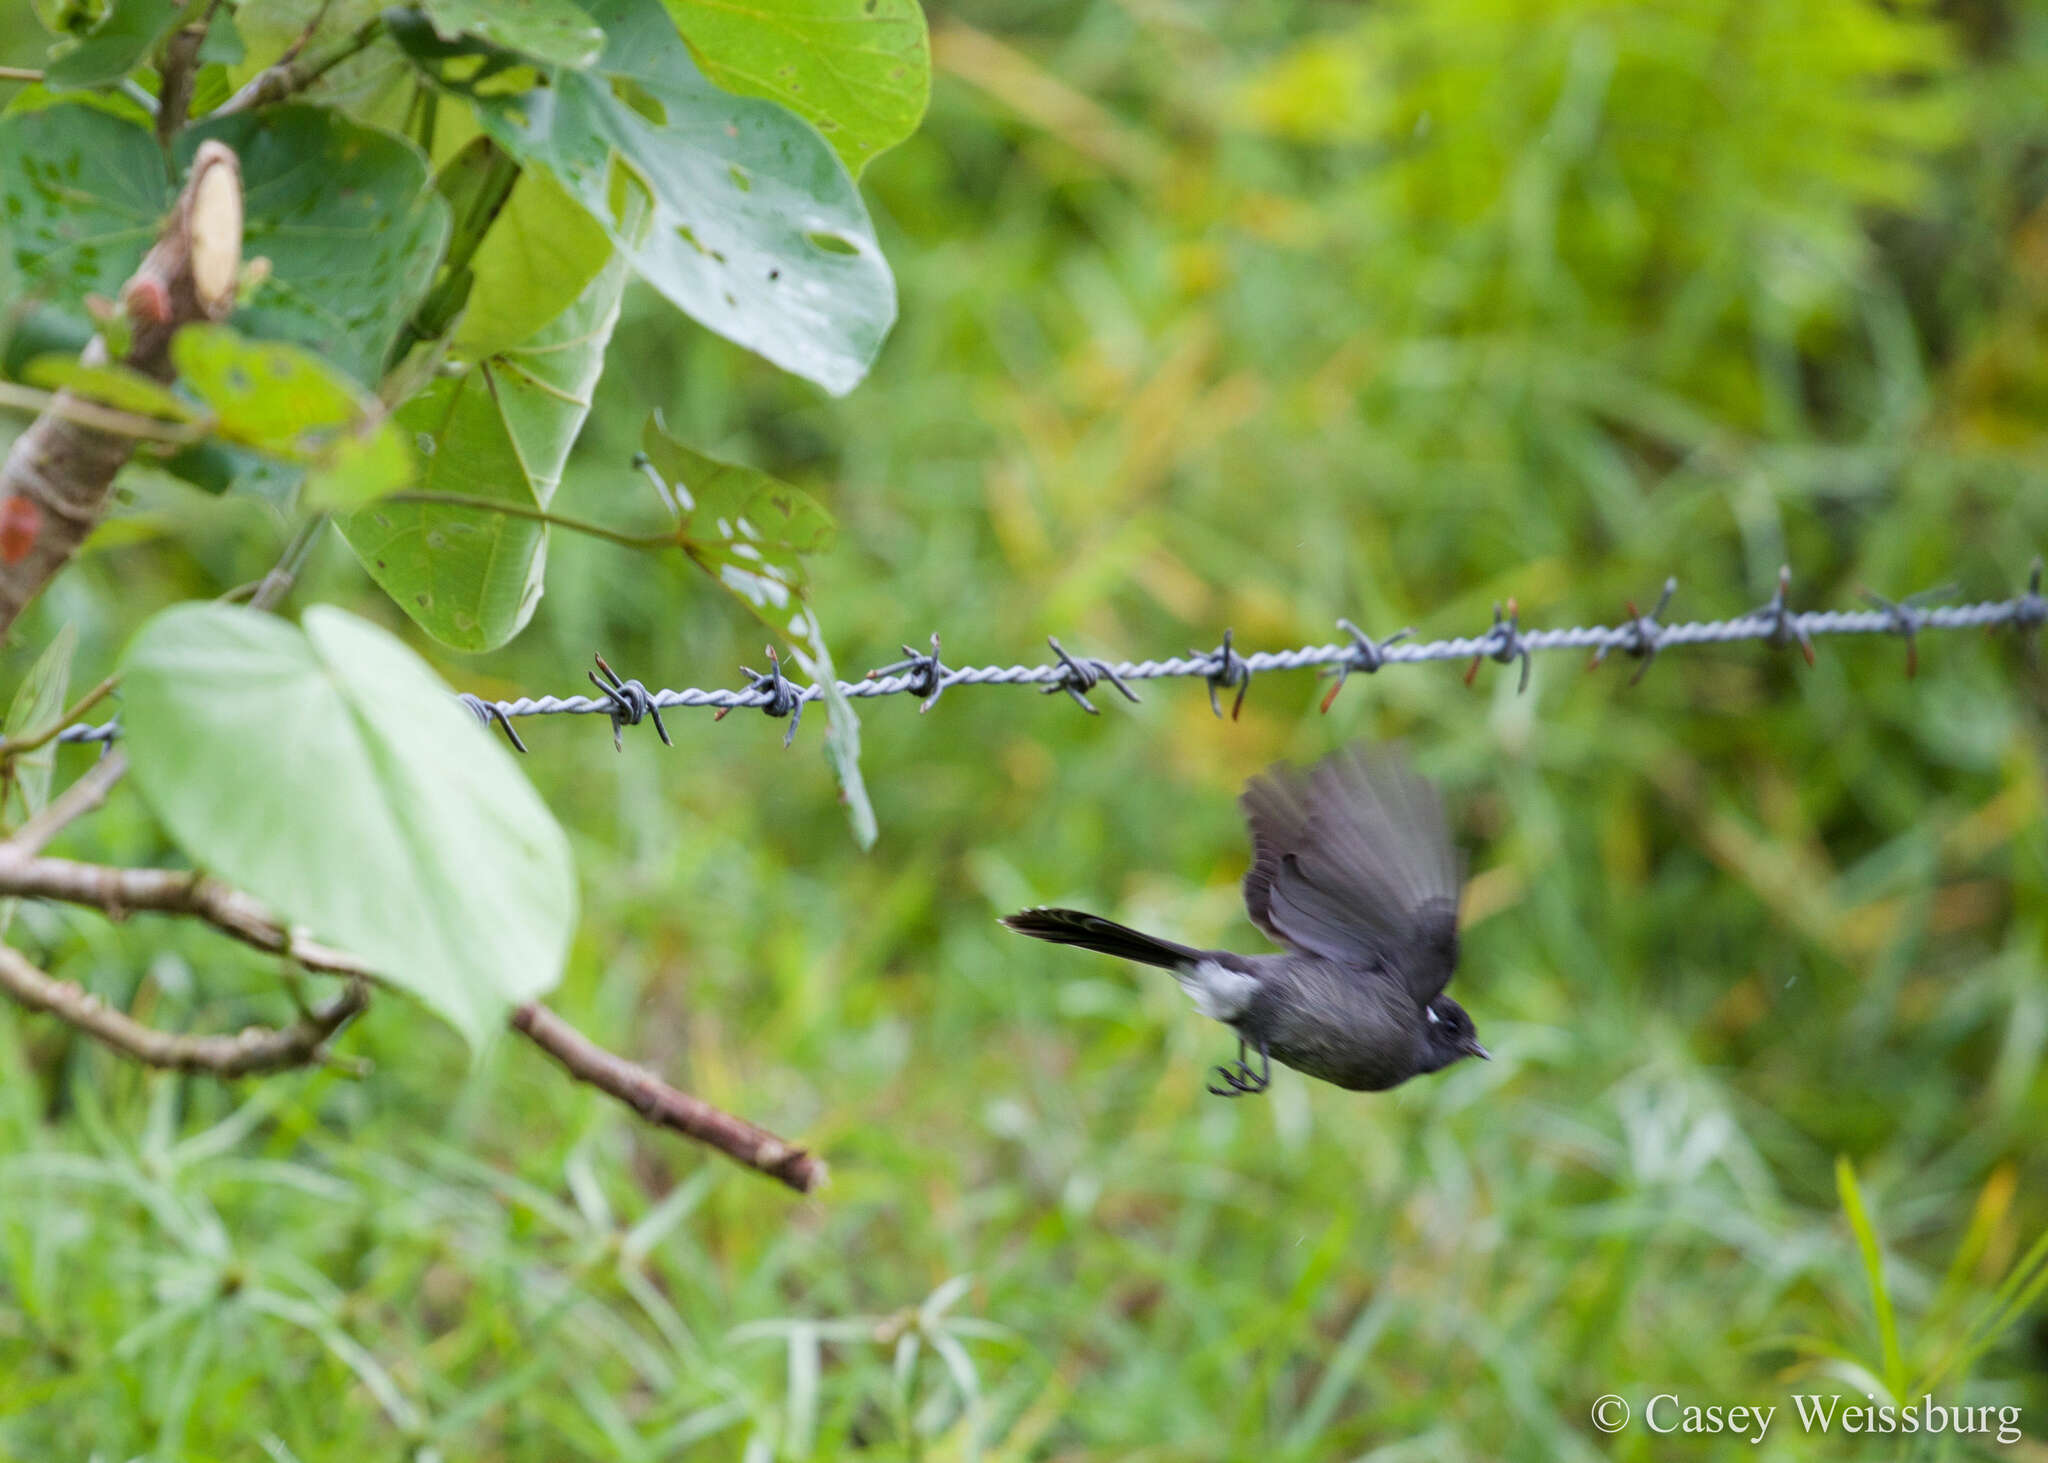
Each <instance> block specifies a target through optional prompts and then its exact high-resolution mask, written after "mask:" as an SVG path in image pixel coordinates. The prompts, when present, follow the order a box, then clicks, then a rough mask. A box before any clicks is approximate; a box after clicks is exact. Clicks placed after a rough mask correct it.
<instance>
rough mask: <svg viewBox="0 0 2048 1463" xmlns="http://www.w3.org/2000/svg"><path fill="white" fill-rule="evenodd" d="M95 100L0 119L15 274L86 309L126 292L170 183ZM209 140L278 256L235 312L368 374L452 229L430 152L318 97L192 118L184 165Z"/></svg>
mask: <svg viewBox="0 0 2048 1463" xmlns="http://www.w3.org/2000/svg"><path fill="white" fill-rule="evenodd" d="M95 100H96V99H84V98H80V99H75V100H69V101H63V102H59V103H57V104H55V105H52V106H48V107H44V108H43V109H41V110H39V111H34V112H25V113H22V114H20V115H17V116H10V117H6V118H0V223H4V224H5V226H6V227H5V233H6V239H7V244H8V247H9V248H10V249H11V250H12V251H13V261H14V265H15V268H16V269H17V270H18V271H19V272H20V274H21V279H22V286H23V288H24V289H25V290H26V292H27V293H28V294H29V295H30V296H32V297H36V298H43V299H49V300H51V301H53V302H54V303H58V304H61V305H63V306H64V307H66V308H67V309H69V310H71V311H73V312H74V313H76V314H77V315H79V316H80V317H81V318H82V316H83V310H82V309H81V303H82V301H83V300H84V298H85V296H86V295H87V294H88V293H98V294H101V295H106V296H110V297H111V296H114V295H117V294H119V292H120V290H121V286H122V285H123V284H124V283H125V282H126V281H127V279H128V277H129V275H131V274H133V273H134V271H135V266H136V265H137V264H138V263H140V262H141V260H142V256H143V254H144V253H145V252H146V251H147V250H148V248H149V246H150V244H151V243H152V242H153V241H154V239H155V237H156V233H157V228H158V225H159V223H160V221H161V220H162V219H163V217H164V216H165V215H166V213H167V212H168V211H169V209H170V207H171V204H172V202H173V200H174V198H175V196H176V190H175V188H174V186H173V184H172V181H171V178H170V176H169V174H168V173H167V172H166V171H165V168H164V162H163V155H162V153H161V152H160V151H159V150H158V149H157V145H156V139H155V138H154V137H153V136H152V135H151V134H150V132H149V130H148V129H147V128H146V127H142V126H138V125H136V124H135V123H132V122H128V121H125V120H123V119H122V118H119V117H115V116H111V115H109V114H108V113H106V112H105V111H103V110H101V109H100V108H99V107H98V106H96V105H94V101H95ZM207 138H218V139H219V140H221V141H222V142H225V143H226V144H227V145H228V146H229V147H232V148H233V149H234V150H235V152H236V153H237V154H238V155H239V156H240V158H241V160H242V187H243V194H244V210H245V220H244V235H243V237H244V245H243V247H244V250H245V253H246V254H247V255H250V256H254V255H258V254H261V255H265V256H267V257H268V258H269V260H270V264H271V272H270V277H269V278H268V279H267V280H265V281H264V282H263V284H262V286H261V287H260V288H259V289H257V291H256V292H255V295H254V297H253V298H252V299H251V300H250V301H249V302H248V303H247V304H246V305H244V306H243V307H242V308H241V309H240V310H239V311H238V312H237V314H236V323H237V324H238V325H239V326H240V327H241V329H242V330H243V331H244V332H245V333H246V334H249V335H254V336H264V337H268V338H272V339H279V340H291V341H296V342H298V343H299V344H300V345H304V346H307V347H309V348H311V349H314V350H317V351H319V352H320V354H322V355H324V356H326V357H328V358H329V359H330V360H333V361H335V362H336V363H337V364H339V365H340V366H341V367H342V369H343V370H345V371H347V372H348V373H349V374H350V375H352V376H354V377H355V378H356V379H357V380H358V381H361V382H364V383H365V384H370V383H374V382H376V381H377V380H378V378H379V377H380V376H381V375H382V374H383V368H384V356H385V354H386V352H388V351H389V350H390V348H391V343H392V341H393V339H394V338H395V337H396V336H397V333H398V328H399V326H400V325H401V324H403V323H404V321H405V320H406V318H407V317H408V316H410V315H411V313H412V311H413V308H414V306H416V305H417V304H418V303H419V300H420V297H421V295H422V294H424V293H425V291H426V288H427V285H428V283H429V282H430V281H431V280H432V279H433V274H434V268H435V266H436V264H437V263H438V262H439V260H440V257H441V250H442V247H443V246H444V245H445V244H446V242H447V237H448V209H447V205H446V204H444V203H443V202H442V201H441V199H440V197H439V196H438V195H437V194H436V193H435V192H434V191H433V189H432V188H431V187H430V186H429V178H428V174H427V164H426V160H425V159H424V158H423V157H421V155H420V153H419V151H418V149H416V148H414V147H413V146H412V144H411V143H409V142H406V141H405V140H404V139H403V138H399V137H394V136H392V135H391V134H390V133H388V132H381V131H379V130H377V129H376V128H373V127H364V126H361V125H359V124H357V123H355V122H351V121H350V120H348V118H346V117H344V116H342V115H341V114H340V113H338V112H332V111H329V110H326V109H324V108H320V107H311V106H301V105H294V106H282V107H266V108H264V109H263V110H262V111H260V112H258V113H254V114H239V115H236V116H231V117H223V118H219V119H217V120H214V121H210V122H204V123H201V124H199V125H198V126H195V127H189V128H187V129H186V130H185V131H184V132H183V133H181V134H180V135H179V140H178V146H177V157H178V165H179V167H180V169H181V170H182V169H183V168H185V167H186V166H188V165H189V164H190V162H191V159H192V153H193V151H194V150H195V149H197V147H198V146H199V144H200V143H201V142H202V141H204V140H206V139H207Z"/></svg>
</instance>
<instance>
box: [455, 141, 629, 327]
mask: <svg viewBox="0 0 2048 1463" xmlns="http://www.w3.org/2000/svg"><path fill="white" fill-rule="evenodd" d="M611 254H612V245H611V240H609V239H607V238H606V237H605V233H604V230H603V229H601V228H599V227H598V226H597V224H596V223H595V222H593V221H592V220H591V217H590V215H589V214H587V213H585V212H584V211H583V210H582V208H581V207H579V206H578V205H577V204H576V202H575V201H574V200H573V199H571V198H570V197H569V196H568V195H567V194H566V193H564V192H563V191H562V190H561V189H560V188H558V187H556V186H555V183H554V182H553V180H552V179H550V178H549V177H548V176H547V175H546V174H545V173H527V174H525V175H523V176H522V177H521V178H520V180H519V182H518V185H517V186H515V187H514V188H513V190H512V196H511V198H510V199H508V200H507V201H506V203H505V207H504V210H503V212H501V213H500V214H499V215H498V217H497V220H496V222H494V223H493V224H492V225H491V231H490V232H489V233H488V234H486V235H484V242H483V246H482V247H481V248H479V249H478V250H477V251H476V256H475V258H473V259H472V260H471V261H470V272H471V273H472V274H473V275H474V276H475V281H476V282H475V284H474V285H473V286H472V287H471V288H470V292H469V304H468V306H467V307H466V308H465V309H464V310H463V312H462V320H461V323H460V324H459V325H457V327H456V329H455V336H454V341H453V343H452V345H451V347H450V349H451V351H452V352H453V354H454V355H455V356H456V357H457V358H459V359H461V360H477V359H479V358H481V357H483V356H487V355H490V354H491V353H492V352H494V351H501V350H505V349H507V348H509V347H511V346H516V345H520V344H522V343H524V342H525V341H526V340H527V339H528V337H530V336H531V335H532V334H533V333H534V332H535V331H536V330H539V329H540V328H541V327H542V326H543V325H546V324H547V323H548V322H549V321H551V320H553V319H554V318H555V317H556V316H558V315H560V314H561V313H562V312H563V311H564V310H566V309H568V308H569V306H570V305H572V304H574V303H575V301H576V299H577V297H578V296H579V295H581V294H582V293H583V291H584V290H585V289H586V288H587V287H588V286H589V284H590V282H591V281H592V280H593V279H595V278H597V275H598V272H599V271H600V270H602V269H603V268H604V266H605V262H606V261H607V260H608V259H609V258H610V257H611Z"/></svg>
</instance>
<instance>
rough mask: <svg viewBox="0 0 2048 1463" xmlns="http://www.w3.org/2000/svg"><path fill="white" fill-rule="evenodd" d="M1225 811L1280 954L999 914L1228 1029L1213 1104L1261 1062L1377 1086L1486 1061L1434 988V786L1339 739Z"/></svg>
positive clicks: (1085, 917) (1446, 952) (1074, 917)
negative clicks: (1246, 834)
mask: <svg viewBox="0 0 2048 1463" xmlns="http://www.w3.org/2000/svg"><path fill="white" fill-rule="evenodd" d="M1238 804H1239V806H1240V807H1242V808H1243V809H1244V815H1245V822H1246V823H1247V824H1249V825H1250V828H1251V835H1252V864H1251V868H1250V869H1248V870H1247V871H1246V872H1245V876H1244V902H1245V908H1246V909H1247V910H1248V911H1250V913H1251V917H1252V923H1253V924H1255V925H1257V926H1258V927H1259V928H1260V929H1261V930H1263V931H1265V933H1266V934H1267V935H1268V936H1269V937H1271V938H1272V940H1273V941H1274V942H1275V943H1277V944H1279V945H1281V946H1283V947H1284V953H1282V954H1279V955H1238V954H1235V953H1233V952H1231V951H1228V950H1197V949H1194V948H1193V947H1191V946H1188V945H1180V944H1176V943H1174V942H1173V941H1171V940H1162V939H1159V938H1157V937H1156V936H1153V935H1147V934H1142V933H1140V932H1139V931H1137V930H1134V929H1131V928H1129V927H1128V926H1126V925H1120V924H1117V923H1116V922H1115V921H1113V920H1106V919H1103V918H1102V917H1100V916H1099V915H1093V914H1084V913H1082V912H1081V911H1080V910H1076V909H1026V910H1022V911H1019V912H1018V913H1016V914H1012V915H1005V916H1004V917H1003V921H1002V922H1003V923H1004V924H1005V925H1007V926H1009V927H1010V928H1011V929H1013V930H1015V931H1017V932H1018V933H1019V934H1023V935H1030V936H1032V937H1033V938H1034V939H1039V940H1050V941H1052V942H1053V943H1055V944H1059V945H1079V946H1081V947H1082V948H1083V949H1086V950H1095V951H1098V952H1100V953H1101V954H1104V955H1114V956H1117V957H1118V958H1119V959H1123V960H1135V961H1138V962H1139V963H1140V964H1144V965H1156V966H1159V967H1160V968H1161V969H1164V970H1168V971H1171V972H1172V973H1173V977H1174V979H1175V980H1177V981H1179V982H1180V985H1181V989H1183V990H1184V991H1186V992H1187V993H1188V995H1189V996H1190V997H1191V998H1192V999H1193V1001H1194V1004H1195V1009H1196V1010H1197V1011H1200V1012H1201V1013H1202V1014H1203V1015H1204V1016H1210V1017H1213V1018H1215V1019H1216V1020H1218V1021H1221V1022H1223V1023H1224V1024H1225V1025H1226V1026H1229V1027H1230V1028H1231V1029H1232V1030H1234V1031H1235V1032H1236V1033H1237V1038H1238V1044H1237V1060H1236V1061H1235V1062H1232V1063H1230V1064H1228V1065H1226V1066H1221V1067H1218V1068H1217V1069H1216V1072H1217V1075H1218V1077H1219V1078H1220V1079H1221V1085H1218V1084H1217V1083H1214V1082H1212V1083H1211V1084H1210V1085H1209V1090H1210V1091H1211V1092H1213V1093H1215V1094H1216V1095H1217V1096H1219V1097H1241V1096H1244V1095H1245V1094H1247V1093H1256V1092H1264V1091H1265V1090H1266V1088H1267V1087H1268V1086H1269V1085H1270V1083H1271V1080H1272V1064H1273V1062H1274V1061H1276V1060H1277V1061H1279V1062H1281V1063H1282V1064H1284V1065H1286V1066H1289V1067H1292V1068H1294V1070H1295V1071H1297V1072H1303V1073H1306V1074H1307V1075H1308V1076H1311V1077H1318V1078H1320V1079H1322V1080H1323V1081H1325V1082H1331V1083H1334V1084H1336V1085H1337V1086H1339V1087H1344V1088H1349V1089H1351V1090H1352V1091H1362V1092H1378V1091H1383V1090H1385V1089H1386V1088H1389V1087H1396V1086H1399V1085H1400V1084H1401V1083H1403V1082H1406V1081H1407V1080H1408V1079H1409V1078H1410V1077H1414V1076H1417V1075H1419V1074H1421V1073H1424V1072H1435V1071H1438V1070H1440V1069H1441V1068H1444V1067H1448V1066H1449V1065H1450V1064H1451V1063H1453V1062H1455V1061H1458V1060H1459V1059H1460V1058H1463V1057H1486V1056H1487V1055H1488V1053H1487V1050H1486V1048H1485V1047H1483V1046H1481V1045H1480V1044H1479V1037H1478V1034H1477V1032H1476V1031H1475V1030H1474V1029H1473V1025H1472V1018H1471V1017H1470V1016H1469V1015H1467V1014H1466V1012H1465V1008H1464V1007H1463V1006H1461V1005H1459V1004H1458V1003H1457V1002H1456V1001H1454V1000H1452V999H1451V998H1450V997H1449V996H1447V995H1445V994H1444V987H1445V986H1446V985H1447V984H1449V982H1450V979H1451V972H1452V971H1453V970H1454V969H1455V968H1456V967H1457V963H1458V889H1459V885H1460V884H1461V882H1462V879H1463V859H1462V858H1461V857H1460V855H1459V854H1458V852H1457V851H1456V850H1455V849H1453V848H1452V846H1451V841H1450V835H1449V833H1448V831H1447V830H1446V828H1445V826H1444V815H1443V807H1442V805H1441V804H1440V803H1439V802H1438V800H1437V795H1436V789H1435V788H1433V787H1432V786H1430V784H1429V783H1428V782H1426V781H1425V780H1423V779H1422V778H1421V777H1419V776H1417V775H1416V773H1415V772H1414V771H1413V770H1412V769H1411V768H1410V767H1409V766H1408V764H1407V762H1406V760H1405V759H1404V758H1403V757H1402V756H1401V755H1400V754H1399V753H1398V752H1395V751H1369V750H1366V749H1363V748H1360V747H1356V746H1353V747H1346V748H1343V749H1341V750H1339V751H1336V752H1333V753H1331V754H1330V755H1329V756H1327V757H1325V758H1324V759H1323V760H1322V761H1320V762H1318V763H1317V764H1316V765H1315V766H1314V767H1312V768H1310V769H1309V770H1308V771H1306V772H1303V771H1300V770H1298V769H1296V768H1294V767H1291V766H1289V765H1287V764H1286V763H1282V764H1280V765H1278V766H1276V767H1273V768H1271V769H1270V770H1268V771H1266V772H1263V773H1260V774H1259V775H1258V776H1256V777H1254V778H1252V779H1251V781H1250V782H1248V783H1247V784H1246V785H1245V790H1244V795H1243V796H1242V797H1241V798H1239V799H1238ZM1254 1051H1255V1052H1257V1053H1258V1058H1259V1070H1258V1071H1257V1072H1254V1071H1253V1070H1252V1069H1251V1066H1250V1065H1249V1062H1248V1057H1249V1055H1250V1053H1252V1052H1254Z"/></svg>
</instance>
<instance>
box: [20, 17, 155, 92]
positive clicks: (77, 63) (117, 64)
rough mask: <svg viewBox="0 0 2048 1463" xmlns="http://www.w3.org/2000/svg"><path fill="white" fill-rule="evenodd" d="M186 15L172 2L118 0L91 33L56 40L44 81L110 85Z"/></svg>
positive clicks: (60, 86) (62, 85) (59, 87)
mask: <svg viewBox="0 0 2048 1463" xmlns="http://www.w3.org/2000/svg"><path fill="white" fill-rule="evenodd" d="M184 18H185V8H184V7H183V6H181V5H175V4H170V3H168V0H114V4H113V8H112V9H111V10H109V11H108V12H107V17H106V19H104V20H102V21H101V22H100V23H99V25H97V26H96V27H94V28H93V30H92V31H91V32H90V33H88V34H86V35H84V36H81V37H79V38H78V39H77V40H75V41H69V42H59V43H58V47H57V48H56V54H55V55H54V56H53V58H52V59H51V61H50V64H49V65H48V66H47V67H45V68H44V69H43V84H44V85H45V86H47V87H49V88H50V89H51V90H52V91H63V90H67V89H69V88H71V87H80V86H111V85H112V84H113V83H115V82H117V81H119V80H120V79H121V78H122V77H124V76H126V75H127V74H128V73H129V71H130V70H132V69H133V68H134V66H135V65H136V63H137V62H139V61H141V60H142V58H143V57H144V56H146V55H148V54H149V50H150V47H152V46H154V45H155V44H156V43H157V41H158V40H159V39H160V38H161V37H162V36H163V35H164V33H165V32H166V31H168V30H169V29H170V28H171V27H172V26H174V25H176V24H177V23H178V22H179V21H180V20H182V19H184Z"/></svg>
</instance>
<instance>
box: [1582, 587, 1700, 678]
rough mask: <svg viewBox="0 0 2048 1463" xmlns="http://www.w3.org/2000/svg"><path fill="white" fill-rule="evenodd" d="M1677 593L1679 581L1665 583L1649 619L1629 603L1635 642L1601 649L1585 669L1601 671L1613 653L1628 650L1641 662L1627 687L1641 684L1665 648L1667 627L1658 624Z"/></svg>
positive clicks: (1628, 608)
mask: <svg viewBox="0 0 2048 1463" xmlns="http://www.w3.org/2000/svg"><path fill="white" fill-rule="evenodd" d="M1676 593H1678V581H1677V580H1676V579H1667V580H1665V581H1664V592H1663V593H1662V594H1660V595H1658V596H1657V607H1656V608H1655V609H1653V610H1651V611H1650V612H1649V613H1648V614H1647V615H1641V614H1637V613H1636V602H1635V601H1634V600H1629V601H1628V602H1627V604H1626V606H1625V608H1626V609H1627V610H1628V623H1629V626H1630V627H1631V628H1632V629H1633V630H1634V631H1635V639H1633V640H1631V641H1629V642H1628V643H1626V644H1623V645H1602V646H1600V647H1599V648H1598V649H1596V650H1595V651H1594V652H1593V658H1592V659H1591V660H1590V661H1588V662H1587V663H1586V669H1587V670H1589V671H1590V670H1596V669H1598V668H1599V665H1600V662H1601V661H1603V660H1605V659H1607V653H1608V652H1609V651H1610V650H1625V651H1627V652H1628V653H1629V654H1630V655H1633V656H1634V657H1635V658H1636V659H1637V660H1639V661H1641V662H1642V664H1641V665H1639V666H1637V667H1636V673H1635V674H1634V675H1632V676H1630V677H1629V678H1628V683H1629V684H1630V685H1631V686H1633V685H1635V684H1637V683H1638V682H1640V681H1641V680H1642V678H1643V677H1644V676H1646V675H1648V674H1649V673H1650V662H1651V661H1653V660H1655V659H1656V658H1657V652H1658V651H1660V650H1662V649H1663V648H1664V627H1663V626H1662V625H1660V624H1658V623H1657V617H1658V616H1659V615H1662V614H1663V613H1664V611H1665V609H1666V607H1668V606H1669V605H1670V603H1671V596H1672V595H1674V594H1676Z"/></svg>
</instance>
